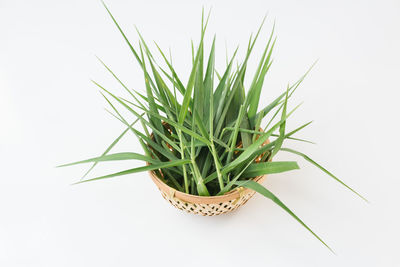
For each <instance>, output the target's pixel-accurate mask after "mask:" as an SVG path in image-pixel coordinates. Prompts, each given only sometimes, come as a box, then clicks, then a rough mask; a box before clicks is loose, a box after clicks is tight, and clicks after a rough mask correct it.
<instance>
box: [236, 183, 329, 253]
mask: <svg viewBox="0 0 400 267" xmlns="http://www.w3.org/2000/svg"><path fill="white" fill-rule="evenodd" d="M235 184H236V185H238V186H243V187H246V188H249V189H251V190H254V191H256V192H257V193H259V194H261V195H263V196H265V197H266V198H269V199H271V200H272V201H273V202H275V203H276V204H277V205H278V206H279V207H281V208H282V209H284V210H285V211H286V212H287V213H289V214H290V216H292V217H293V218H294V219H295V220H296V221H298V222H299V223H300V224H301V225H302V226H304V228H306V229H307V230H308V231H309V232H310V233H311V234H312V235H313V236H315V237H316V238H317V239H318V240H319V241H321V243H322V244H324V245H325V246H326V247H327V248H328V249H329V250H330V251H332V252H333V253H334V251H333V250H332V249H331V248H330V247H329V246H328V245H327V244H326V243H325V242H324V241H323V240H322V239H321V238H320V237H319V236H318V235H316V234H315V233H314V232H313V231H312V230H311V229H310V228H309V227H308V226H307V225H306V224H305V223H304V222H303V221H302V220H300V218H299V217H297V215H296V214H294V213H293V212H292V211H291V210H290V209H289V208H288V207H287V206H286V205H285V204H283V202H282V201H280V200H279V199H278V198H277V197H276V196H275V195H274V194H273V193H272V192H271V191H269V190H268V189H267V188H265V187H264V186H262V185H261V184H259V183H257V182H254V181H252V180H247V181H236V183H235Z"/></svg>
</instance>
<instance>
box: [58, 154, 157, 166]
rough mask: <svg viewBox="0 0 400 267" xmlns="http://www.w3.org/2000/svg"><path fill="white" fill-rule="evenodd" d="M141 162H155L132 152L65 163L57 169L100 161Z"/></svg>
mask: <svg viewBox="0 0 400 267" xmlns="http://www.w3.org/2000/svg"><path fill="white" fill-rule="evenodd" d="M132 159H136V160H142V161H146V162H150V163H154V162H156V161H155V160H153V159H152V158H150V157H147V156H144V155H141V154H138V153H133V152H120V153H115V154H108V155H104V156H100V157H96V158H90V159H86V160H81V161H76V162H72V163H67V164H63V165H59V166H57V167H66V166H72V165H77V164H82V163H90V162H100V161H115V160H132Z"/></svg>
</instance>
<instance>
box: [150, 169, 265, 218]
mask: <svg viewBox="0 0 400 267" xmlns="http://www.w3.org/2000/svg"><path fill="white" fill-rule="evenodd" d="M149 173H150V177H151V179H152V180H153V181H154V183H155V184H156V185H157V187H158V189H159V190H160V192H161V195H162V196H163V198H164V199H165V200H167V201H168V202H169V203H170V204H171V205H173V206H174V207H176V208H178V209H180V210H184V211H187V212H189V213H192V214H200V215H203V216H214V215H220V214H223V213H227V212H231V211H234V210H236V209H237V208H239V207H240V206H242V205H244V204H245V203H246V202H247V201H248V200H249V199H250V198H251V197H252V196H253V195H254V193H255V192H254V191H253V190H250V189H248V188H243V187H238V188H236V189H234V190H231V191H229V192H228V193H226V194H225V195H222V196H210V197H204V196H195V195H191V194H186V193H183V192H180V191H177V190H176V189H174V188H172V187H170V186H168V185H167V184H165V183H164V182H163V181H161V180H160V179H159V178H158V177H157V176H156V175H155V174H154V173H153V172H149ZM265 177H266V176H258V177H256V178H254V181H256V182H258V183H261V182H262V181H263V180H264V179H265Z"/></svg>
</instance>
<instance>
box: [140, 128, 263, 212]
mask: <svg viewBox="0 0 400 267" xmlns="http://www.w3.org/2000/svg"><path fill="white" fill-rule="evenodd" d="M163 125H164V126H165V127H167V128H168V127H169V125H168V124H167V123H163ZM260 131H262V129H261V128H260ZM151 138H153V134H151ZM256 139H258V137H257V138H256ZM266 144H269V139H267V140H266V141H265V142H264V143H263V144H262V146H264V145H266ZM167 145H168V144H167ZM237 147H239V148H240V147H242V144H241V142H240V144H239V145H238V146H237ZM170 149H172V148H170ZM263 155H264V154H263ZM263 155H260V156H259V157H258V158H256V159H255V162H259V161H260V160H261V158H262V156H263ZM147 164H149V163H147ZM149 174H150V177H151V179H152V180H153V182H154V183H155V184H156V185H157V187H158V189H159V190H160V192H161V195H162V196H163V198H164V199H165V200H167V201H168V202H169V203H170V204H171V205H172V206H174V207H176V208H177V209H180V210H184V211H187V212H189V213H192V214H200V215H203V216H214V215H220V214H223V213H228V212H231V211H234V210H236V209H237V208H239V207H240V206H242V205H244V204H246V202H247V201H248V200H249V199H250V198H251V197H252V196H253V195H254V194H255V191H253V190H251V189H248V188H244V187H237V188H235V189H233V190H231V191H229V192H227V193H226V194H224V195H222V196H209V197H205V196H196V195H191V194H186V193H184V192H180V191H177V190H176V189H175V188H172V187H170V186H169V185H167V184H166V183H164V182H163V181H161V180H160V178H158V177H157V175H155V174H154V172H153V171H150V172H149ZM265 178H266V176H265V175H264V176H257V177H255V178H254V179H253V181H255V182H258V183H262V181H264V180H265Z"/></svg>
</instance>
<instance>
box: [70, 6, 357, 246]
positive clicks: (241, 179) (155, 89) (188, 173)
mask: <svg viewBox="0 0 400 267" xmlns="http://www.w3.org/2000/svg"><path fill="white" fill-rule="evenodd" d="M105 7H106V6H105ZM106 9H107V11H108V13H109V15H110V16H111V19H112V20H113V22H114V23H115V25H116V26H117V28H118V30H119V31H120V33H121V34H122V36H123V38H124V40H125V41H126V43H127V45H128V46H129V48H130V50H131V52H132V53H133V56H134V57H135V59H136V61H137V62H138V63H139V65H140V67H141V68H142V70H143V75H144V81H145V93H140V92H138V91H135V90H131V89H129V88H128V87H127V86H126V85H125V84H124V83H123V82H122V81H121V80H120V79H119V78H118V77H117V76H116V75H115V74H114V73H113V72H112V71H111V69H110V68H109V67H108V66H106V64H104V62H102V61H101V60H100V62H101V63H102V64H103V65H104V67H105V68H106V69H107V70H108V71H109V72H110V74H111V75H112V76H114V78H115V79H116V81H117V82H118V83H119V84H120V85H121V86H122V87H123V88H124V89H125V90H126V91H127V92H128V93H129V95H130V96H131V99H126V98H123V97H119V96H117V95H115V94H114V93H112V92H110V91H109V90H107V89H105V88H104V87H103V86H101V85H100V84H99V83H97V82H94V83H95V84H96V85H97V86H98V87H99V88H100V89H101V93H102V95H103V96H104V98H105V99H106V101H107V102H108V104H109V105H110V107H111V109H112V110H113V112H111V113H112V114H113V116H115V117H116V118H117V119H118V120H120V121H121V122H122V123H123V124H124V125H125V126H126V129H125V130H124V131H123V132H122V133H121V134H120V135H119V136H118V138H117V139H116V140H115V141H114V142H113V143H112V144H111V145H110V146H109V147H108V148H107V149H106V151H105V152H104V153H103V154H102V155H101V156H99V157H96V158H91V159H88V160H83V161H78V162H74V163H70V164H66V165H62V166H69V165H74V164H80V163H93V165H92V166H91V168H90V169H89V171H88V172H87V173H86V174H85V176H84V177H86V175H87V174H88V173H89V172H90V171H91V170H92V169H93V168H94V167H95V166H96V164H97V163H98V162H103V161H116V160H141V161H143V162H146V163H147V165H145V166H143V167H138V168H132V169H128V170H124V171H121V172H117V173H112V174H108V175H104V176H101V177H96V178H92V179H84V180H81V181H79V182H78V183H84V182H89V181H95V180H102V179H106V178H112V177H116V176H121V175H127V174H132V173H136V172H143V171H154V173H155V174H156V175H157V176H158V177H159V178H160V179H161V180H162V181H163V182H164V183H166V184H168V185H169V186H171V187H173V188H175V189H176V190H179V191H182V192H185V193H188V194H193V195H199V196H214V195H222V194H225V193H226V192H228V191H230V190H232V189H234V188H236V187H239V186H242V187H246V188H250V189H252V190H255V191H256V192H258V193H260V194H262V195H264V196H265V197H267V198H269V199H271V200H272V201H274V202H275V203H276V204H278V205H279V206H280V207H281V208H283V209H284V210H285V211H286V212H288V213H289V214H290V215H291V216H292V217H293V218H294V219H296V220H297V221H298V222H299V223H300V224H302V225H303V226H304V227H305V228H307V229H308V230H309V231H310V232H311V233H312V234H313V235H314V236H315V237H316V238H318V239H319V240H320V241H321V242H322V243H323V244H324V245H326V243H324V242H323V241H322V240H321V238H319V237H318V236H317V235H316V234H315V233H314V232H312V231H311V229H310V228H309V227H308V226H306V225H305V224H304V223H303V221H302V220H300V219H299V218H298V217H297V216H296V215H295V214H294V213H293V212H292V211H291V210H290V209H289V208H288V207H287V206H286V205H285V204H283V203H282V202H281V201H280V200H279V199H278V198H277V197H276V196H275V195H274V194H273V193H272V192H270V191H269V190H268V189H267V188H265V187H263V186H262V185H261V184H259V183H257V182H255V181H253V178H254V177H257V176H260V175H265V174H272V173H280V172H285V171H290V170H295V169H298V168H299V166H298V164H297V163H296V162H294V161H272V160H273V158H274V156H275V155H276V154H277V153H278V152H279V151H286V152H290V153H294V154H296V155H299V156H301V157H303V158H304V159H305V160H307V161H309V162H311V163H312V164H314V165H315V166H317V167H318V168H320V169H321V170H322V171H324V172H325V173H326V174H328V175H329V176H330V177H332V178H333V179H335V180H336V181H338V182H340V183H341V184H342V185H344V186H345V187H347V188H348V189H350V190H351V191H353V192H354V193H356V194H357V195H359V194H358V193H357V192H355V191H354V190H353V189H351V188H350V187H348V186H347V185H346V184H344V183H343V182H342V181H341V180H339V179H338V178H337V177H336V176H334V175H333V174H332V173H330V172H329V171H327V170H326V169H324V168H323V167H322V166H320V165H319V164H317V163H316V162H315V161H313V160H312V159H311V158H309V157H308V156H306V155H305V154H303V153H301V152H298V151H296V150H293V149H290V148H286V147H283V143H284V141H285V140H286V139H292V140H297V141H305V142H308V141H307V140H303V139H298V138H295V137H294V135H295V134H296V133H297V132H298V131H300V130H302V129H303V128H304V127H306V126H308V125H309V124H310V123H311V122H308V123H305V124H304V125H302V126H300V127H298V128H296V129H294V130H291V131H287V130H286V121H287V119H288V118H289V117H290V115H291V114H292V113H293V112H294V110H295V109H296V108H297V107H296V108H294V109H293V110H291V111H288V110H287V103H288V100H289V99H290V97H291V96H292V95H293V93H294V92H295V91H296V89H297V88H298V87H299V85H300V84H301V83H302V81H303V80H304V78H305V76H306V75H307V73H308V72H309V71H307V72H306V74H305V75H303V76H302V77H301V78H300V79H299V80H298V81H297V82H295V83H294V84H293V85H290V86H288V87H287V88H286V90H284V91H283V92H282V94H281V95H279V96H278V97H276V98H275V99H274V100H273V101H272V102H271V103H270V104H268V105H266V106H265V107H260V106H259V105H260V104H259V103H260V94H261V90H262V87H263V83H264V79H265V76H266V74H267V73H268V70H269V69H270V67H271V64H272V58H271V55H272V51H273V48H274V45H275V40H276V38H275V35H274V29H272V32H271V34H270V36H269V39H268V42H267V43H266V46H265V49H264V51H263V53H262V55H261V57H260V58H259V64H258V67H257V69H256V71H255V73H254V74H253V77H252V81H251V84H250V86H249V87H248V88H247V90H245V85H244V84H245V83H244V80H245V75H246V69H247V63H248V60H249V58H250V54H251V52H252V50H253V47H254V45H255V42H256V40H257V38H258V36H259V34H260V30H261V28H262V24H263V23H264V21H263V23H262V24H261V26H260V28H259V29H258V31H257V33H256V34H255V36H254V37H250V40H249V43H248V47H247V52H246V54H245V57H244V61H243V62H242V63H241V64H240V65H237V66H236V65H234V59H235V57H236V54H237V50H236V51H235V52H234V54H233V56H232V58H231V59H230V60H229V61H228V63H227V67H226V69H225V70H224V72H221V73H218V72H217V71H216V69H215V64H214V62H215V38H214V40H213V42H212V45H211V48H210V51H209V54H208V55H207V56H206V55H205V52H204V50H205V49H204V36H205V31H206V28H207V24H208V18H209V16H208V17H207V18H206V19H205V18H204V12H203V16H202V26H201V35H200V42H199V44H198V46H197V47H196V49H194V46H193V43H192V60H191V61H192V62H191V63H192V66H191V72H190V76H189V79H188V82H187V83H186V85H185V84H183V82H182V80H181V79H180V78H179V76H178V74H177V73H176V71H175V69H174V67H173V65H172V60H171V59H170V58H169V57H167V55H165V54H164V53H163V52H162V50H161V49H160V48H159V47H158V45H156V46H157V48H158V51H159V53H160V54H161V56H162V58H163V60H164V63H165V65H164V67H162V66H160V65H159V64H158V63H157V62H156V61H155V59H154V57H153V54H152V53H151V51H150V49H149V47H148V45H147V44H146V42H145V41H144V39H143V38H142V36H141V34H140V33H139V31H138V36H139V47H138V48H134V47H133V45H132V44H131V43H130V42H129V40H128V38H127V37H126V35H125V34H124V32H123V31H122V29H121V27H120V26H119V25H118V23H117V21H116V20H115V18H114V17H113V15H112V14H111V12H110V11H109V9H108V8H107V7H106ZM179 95H180V96H179ZM179 99H181V101H179ZM115 104H119V105H120V106H121V107H123V108H124V109H126V110H128V111H129V112H130V113H131V114H133V115H134V116H135V119H136V120H135V121H134V122H133V123H130V122H128V119H127V118H125V117H123V116H122V115H121V113H120V112H119V110H118V109H117V107H116V106H115ZM265 118H268V120H267V121H268V122H267V123H266V124H265V126H264V127H262V126H261V124H262V122H263V120H264V119H265ZM138 122H139V123H140V124H141V126H142V129H143V131H141V130H139V129H138V127H136V126H134V125H135V124H136V123H138ZM128 131H131V132H132V133H133V134H134V135H135V136H136V137H137V139H138V141H139V143H140V144H141V146H142V148H143V151H144V154H138V153H135V152H123V153H114V154H110V153H109V152H110V150H111V149H112V148H113V147H114V146H115V145H116V144H117V143H118V142H119V140H120V139H121V138H122V137H123V136H124V135H125V134H126V133H127V132H128ZM267 140H271V141H270V142H269V143H267ZM256 159H257V160H256ZM359 196H360V195H359ZM360 197H362V196H360ZM326 246H327V245H326ZM327 247H328V246H327ZM328 248H329V247H328Z"/></svg>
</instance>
